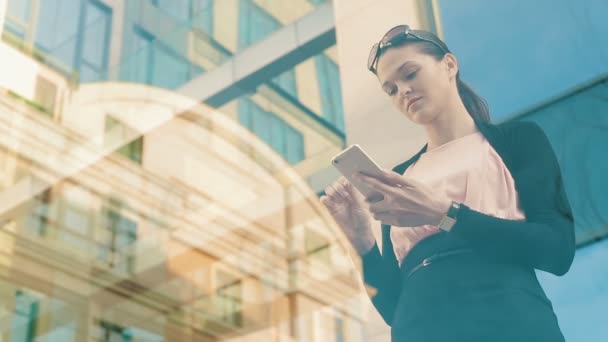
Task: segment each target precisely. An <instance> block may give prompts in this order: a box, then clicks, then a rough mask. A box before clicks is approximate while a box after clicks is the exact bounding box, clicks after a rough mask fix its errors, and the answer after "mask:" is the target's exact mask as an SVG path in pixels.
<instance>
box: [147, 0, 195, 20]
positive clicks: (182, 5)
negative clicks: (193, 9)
mask: <svg viewBox="0 0 608 342" xmlns="http://www.w3.org/2000/svg"><path fill="white" fill-rule="evenodd" d="M191 2H192V0H152V4H153V5H154V6H156V7H158V8H159V9H160V10H161V11H163V12H165V13H167V14H169V15H170V16H172V17H173V18H175V19H177V20H179V21H181V22H184V23H185V22H188V20H189V19H190V6H191Z"/></svg>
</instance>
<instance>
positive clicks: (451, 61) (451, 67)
mask: <svg viewBox="0 0 608 342" xmlns="http://www.w3.org/2000/svg"><path fill="white" fill-rule="evenodd" d="M443 61H444V63H445V67H446V69H447V72H448V76H449V77H450V78H454V77H456V75H457V74H458V61H457V60H456V57H455V56H454V55H453V54H451V53H446V54H445V56H443Z"/></svg>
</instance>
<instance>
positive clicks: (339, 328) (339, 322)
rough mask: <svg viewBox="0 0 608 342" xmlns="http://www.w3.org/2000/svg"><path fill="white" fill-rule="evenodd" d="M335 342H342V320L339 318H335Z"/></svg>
mask: <svg viewBox="0 0 608 342" xmlns="http://www.w3.org/2000/svg"><path fill="white" fill-rule="evenodd" d="M335 323H336V326H335V329H336V330H335V331H336V342H344V320H342V318H340V317H336V322H335Z"/></svg>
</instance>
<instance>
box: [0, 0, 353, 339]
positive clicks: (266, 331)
mask: <svg viewBox="0 0 608 342" xmlns="http://www.w3.org/2000/svg"><path fill="white" fill-rule="evenodd" d="M205 2H206V1H203V0H201V1H196V2H193V4H194V5H193V7H192V9H191V10H194V9H195V8H196V9H199V10H201V11H199V12H197V13H196V15H195V17H196V18H186V20H184V18H183V17H180V15H181V14H183V13H186V12H179V9H180V7H179V4H183V3H186V2H183V1H178V2H166V1H162V0H159V1H157V2H156V5H154V4H153V3H152V0H150V1H143V0H142V1H129V2H124V1H120V0H111V1H110V0H108V1H105V0H104V1H96V0H82V1H81V2H80V4H81V6H71V7H69V6H67V5H69V4H68V2H66V1H65V0H53V1H50V2H46V0H45V2H42V1H40V0H27V1H25V2H21V1H12V0H11V3H10V4H9V5H11V4H12V7H11V10H12V12H10V16H9V21H7V23H8V24H7V25H5V26H4V27H5V30H4V32H3V41H2V46H1V49H0V53H1V54H2V56H3V58H5V57H11V58H14V60H15V64H14V65H13V66H19V68H17V69H20V70H24V72H27V73H28V74H27V76H28V77H26V78H23V77H18V76H19V75H18V74H17V73H15V72H14V70H10V68H5V69H6V70H5V71H7V73H5V74H3V76H2V77H0V86H1V87H2V89H1V90H2V93H0V105H1V106H0V127H2V129H3V130H6V131H10V132H12V133H11V134H7V135H3V137H2V138H0V140H1V141H0V147H1V152H0V160H1V161H2V162H3V164H2V167H3V170H4V171H6V173H4V174H3V188H2V190H3V192H2V195H1V196H4V197H5V198H6V197H10V198H12V200H11V201H9V203H3V208H5V209H6V208H8V209H6V210H3V211H2V212H1V214H0V215H2V218H3V221H2V222H3V225H4V226H3V229H2V234H0V245H1V246H3V249H2V253H0V265H2V266H1V267H0V296H1V299H2V300H1V302H2V305H0V339H2V340H19V341H21V340H23V341H31V340H34V338H36V340H45V339H46V340H62V341H71V340H74V341H76V340H77V341H81V340H96V341H106V340H110V339H111V338H112V337H115V338H118V337H119V336H120V338H130V339H131V340H134V341H162V340H169V341H173V340H180V341H181V340H192V341H199V340H200V341H204V340H214V339H218V338H219V337H220V336H221V337H222V338H223V339H227V340H235V341H251V340H281V341H283V340H284V341H291V340H306V338H305V337H303V336H319V337H322V336H326V337H327V338H332V337H335V338H336V339H341V340H344V341H359V340H361V338H360V335H359V334H356V333H354V334H353V333H347V332H346V329H349V327H358V326H360V322H361V321H362V320H363V316H364V314H363V313H361V310H360V306H359V305H356V302H358V301H359V300H360V298H361V293H362V291H363V288H362V284H361V282H360V279H359V277H358V271H356V269H357V268H359V266H358V265H357V264H356V262H355V263H352V261H350V259H349V256H348V254H349V253H350V252H351V251H350V249H349V246H348V244H347V242H346V240H345V238H344V236H343V235H342V234H341V233H340V232H339V229H338V228H337V227H336V226H335V224H333V223H332V221H331V219H330V217H329V216H328V213H327V212H325V211H324V210H323V208H322V206H321V205H320V203H319V202H318V198H317V196H316V193H315V191H313V189H311V188H310V186H309V185H308V184H307V179H306V176H308V175H309V174H312V173H314V172H315V168H318V167H319V165H321V164H320V161H319V160H321V158H328V157H329V155H330V154H331V153H335V152H337V151H338V150H339V148H341V146H342V144H343V142H342V141H340V140H338V142H336V139H335V137H332V139H333V140H332V139H328V138H327V137H326V136H323V135H322V134H320V133H318V132H315V131H314V130H312V129H311V128H310V127H311V125H310V124H305V123H304V122H306V120H309V121H310V120H311V117H310V115H315V116H322V117H323V118H324V121H325V122H324V123H323V125H326V126H328V127H332V129H333V130H334V131H338V132H339V131H340V130H341V129H342V128H341V127H340V122H341V119H342V114H341V112H340V111H341V109H340V108H341V104H339V103H338V102H340V101H341V97H340V92H339V87H336V86H335V81H336V80H337V77H338V74H337V65H336V64H335V63H336V61H337V58H336V53H335V48H333V49H332V48H330V49H327V50H325V51H318V55H317V56H315V57H313V58H311V59H309V60H307V61H305V62H304V63H302V64H300V65H294V66H293V67H292V69H290V70H288V72H287V73H286V74H285V75H277V76H276V77H274V78H273V79H271V80H263V82H262V83H263V84H264V87H265V88H264V89H262V90H261V91H259V93H258V94H247V93H243V94H242V96H241V97H238V98H236V99H235V100H234V101H233V102H232V103H230V104H228V105H226V106H225V107H224V108H220V109H214V108H210V107H209V106H206V105H204V104H200V103H199V101H196V100H193V99H189V98H185V97H183V96H182V95H180V94H178V93H176V92H174V91H172V90H173V89H175V88H176V87H177V86H178V85H179V82H182V81H183V82H185V81H187V80H189V79H190V78H193V77H198V76H200V75H201V73H202V72H204V71H208V70H210V69H211V68H213V67H216V66H217V65H219V64H221V63H223V62H225V61H226V60H227V59H229V58H231V57H232V54H238V53H240V52H241V51H243V49H247V48H250V47H254V46H255V43H256V42H258V41H261V40H263V39H266V37H267V36H269V35H272V34H274V33H275V32H277V31H279V30H280V29H281V28H282V27H283V26H285V25H288V24H290V23H292V22H293V21H295V20H298V18H300V17H302V16H303V15H307V14H312V13H313V12H314V10H315V8H316V7H315V6H317V5H318V4H319V3H321V2H318V1H317V2H309V1H304V0H299V1H298V2H297V3H295V2H294V4H291V5H290V6H285V4H284V3H283V2H276V1H249V0H247V1H245V0H240V1H223V0H222V1H213V3H214V6H213V7H204V6H203V7H200V6H202V5H204V4H203V3H205ZM70 4H71V5H73V4H72V3H70ZM168 4H169V5H171V6H169V7H163V6H168ZM17 5H19V6H21V5H27V6H28V7H27V8H26V9H24V8H17V7H16V6H17ZM196 6H199V7H196ZM245 7H247V8H250V9H251V8H254V10H255V11H258V12H259V11H264V12H265V13H266V14H262V15H260V17H258V18H257V19H259V18H262V17H263V18H266V19H268V17H272V18H274V19H273V20H275V21H276V23H278V24H277V25H274V26H272V27H271V29H267V30H266V31H264V32H256V35H255V36H254V37H253V38H252V39H249V40H242V39H241V31H242V27H241V25H242V22H243V20H244V19H243V15H241V14H242V12H240V11H241V10H242V9H243V8H245ZM100 9H102V10H103V11H105V12H104V13H106V15H99V11H98V10H100ZM206 10H209V11H207V12H208V13H207V14H206V12H205V11H206ZM103 11H102V12H103ZM24 13H25V14H24ZM209 13H213V15H210V16H211V17H217V18H236V19H235V21H234V22H226V21H220V20H214V21H213V25H212V26H205V25H206V24H205V23H204V22H201V21H197V20H198V19H201V18H207V17H206V15H208V14H209ZM22 14H23V15H22ZM68 14H69V15H71V16H70V17H68V16H67V15H68ZM237 14H238V15H237ZM20 16H21V17H20ZM257 19H256V20H257ZM15 23H17V24H15ZM102 23H103V25H102ZM10 25H13V26H10ZM62 25H63V26H62ZM134 25H137V26H138V27H139V28H140V29H141V30H142V31H144V32H145V34H144V37H147V38H150V37H153V38H154V40H152V39H149V42H148V43H146V44H148V45H146V44H144V45H137V44H139V43H137V42H134V41H133V40H132V36H131V33H132V29H133V26H134ZM9 26H10V27H9ZM11 30H12V31H11ZM204 30H212V32H211V34H208V33H209V32H207V34H208V36H209V37H210V38H211V41H212V42H213V44H215V45H217V44H222V47H221V48H217V49H215V50H209V49H208V50H206V51H207V52H209V54H210V55H211V54H212V53H216V54H217V52H218V51H220V52H222V54H221V58H220V59H216V60H215V63H216V64H213V63H208V62H209V61H205V62H206V63H207V64H204V63H199V62H200V61H204V58H198V57H196V56H193V55H192V53H191V52H192V51H191V50H189V49H190V48H191V45H189V44H190V43H191V42H192V41H191V40H192V37H193V32H196V34H197V35H199V37H201V32H202V36H204V34H205V31H204ZM17 31H18V32H17ZM91 37H93V38H91ZM209 37H207V38H209ZM60 41H65V44H67V45H69V48H67V47H64V46H61V44H60ZM136 43H137V44H136ZM45 47H46V48H48V49H46V50H45ZM223 49H225V50H223ZM150 51H154V53H155V55H154V56H156V58H160V57H159V56H162V58H167V59H164V60H163V61H165V64H162V63H161V64H160V66H161V67H166V68H165V69H163V68H159V69H158V70H160V71H158V72H159V74H157V75H155V76H154V77H156V78H146V77H148V75H149V74H145V73H144V74H138V73H137V72H135V73H130V72H131V71H133V70H136V71H138V69H136V68H138V67H142V66H143V67H144V68H143V69H142V70H144V71H146V72H147V71H149V70H148V69H146V68H148V67H149V66H151V65H152V66H154V64H153V63H152V64H150V63H147V62H146V60H145V59H141V58H140V57H141V56H147V55H145V54H146V53H148V52H150ZM157 51H158V52H157ZM167 56H170V57H171V58H172V59H168V58H169V57H167ZM138 58H139V59H138ZM159 60H160V59H157V61H159ZM144 62H146V63H144ZM83 66H84V67H83ZM158 66H159V65H158V64H157V65H156V66H155V67H158ZM85 67H86V68H89V69H86V68H85ZM180 68H182V69H180ZM321 68H323V70H320V69H321ZM91 69H95V70H91ZM186 69H187V70H188V74H179V73H178V71H180V70H186ZM11 71H13V72H12V73H11ZM324 72H325V73H326V74H324ZM290 73H291V74H293V75H296V76H295V79H294V78H293V77H291V76H290V75H289V74H290ZM142 75H144V76H142ZM297 75H299V76H297ZM41 76H44V77H45V80H46V81H45V80H41V78H40V77H41ZM138 77H144V78H138ZM180 77H181V78H180ZM154 80H159V81H158V82H159V83H154V82H153V81H154ZM294 80H295V87H292V86H291V85H293V84H294V82H293V81H294ZM169 81H171V82H173V83H171V82H169ZM45 82H46V83H45ZM163 82H164V83H163ZM332 82H333V83H332ZM49 83H50V84H52V86H53V87H54V88H52V89H53V90H52V91H51V90H49V89H50V88H49V86H48V84H49ZM271 83H272V84H271ZM270 85H274V86H277V87H279V88H281V89H282V90H283V93H282V92H280V91H275V92H274V93H271V94H272V95H273V96H274V97H273V96H269V95H268V94H269V92H264V91H266V90H267V88H271V87H270ZM328 88H329V90H327V89H328ZM293 89H295V93H296V94H293V93H290V91H293ZM336 89H338V91H336ZM285 92H286V93H287V95H290V94H291V98H290V97H289V96H286V95H285V94H284V93H285ZM300 93H301V94H303V96H302V99H299V98H298V97H297V96H293V95H297V94H300ZM276 94H279V95H278V96H277V95H276ZM51 95H52V96H51ZM243 99H247V100H248V101H250V102H255V103H256V104H258V105H259V107H260V108H262V109H263V110H264V111H266V112H269V113H273V115H275V116H276V117H278V118H280V119H281V120H283V122H284V123H286V124H288V125H289V126H290V127H291V129H292V130H295V131H296V132H297V133H299V134H301V135H302V136H303V139H304V149H303V150H304V151H305V154H304V156H303V157H304V159H303V160H296V161H295V162H292V160H290V159H289V156H286V155H284V154H281V153H280V151H279V150H277V149H275V147H276V146H274V145H272V143H271V142H270V141H267V140H265V139H264V137H265V136H264V134H266V133H267V132H264V131H256V130H255V129H252V127H247V125H246V124H245V123H244V122H241V121H239V114H241V113H239V112H238V108H239V107H238V103H237V101H239V100H243ZM328 99H329V100H330V101H328ZM332 101H333V102H332ZM285 103H287V104H288V105H285ZM328 103H329V104H328ZM294 107H298V108H300V109H299V112H295V110H294V109H290V108H294ZM302 108H304V109H302ZM328 108H329V109H328ZM302 113H306V115H308V117H303V116H302ZM298 115H299V116H298ZM254 119H255V121H254V122H256V121H257V123H256V124H258V125H259V123H260V121H261V120H260V118H259V117H256V118H254ZM315 120H316V119H315ZM253 127H254V128H255V127H256V126H255V125H254V126H253ZM336 136H337V135H336ZM327 151H329V152H327ZM323 153H325V154H327V155H324V154H323ZM315 158H317V159H315ZM301 165H303V166H301ZM302 170H305V172H306V173H304V172H303V171H302ZM9 209H10V210H9ZM310 236H314V239H312V238H310ZM311 239H312V240H311ZM313 240H314V244H312V245H311V244H310V243H309V242H310V241H313ZM311 246H312V247H311ZM4 247H5V248H4ZM353 302H354V304H353ZM328 307H332V308H334V310H327V308H328ZM321 312H323V313H321ZM301 317H314V318H313V321H314V322H316V323H315V324H311V325H310V326H307V327H306V329H305V330H301V329H297V328H296V326H297V324H298V323H297V322H299V320H300V318H301ZM336 317H339V321H336V320H334V318H335V319H337V318H336ZM328 319H329V320H333V324H331V323H329V324H325V321H326V320H328ZM337 322H339V323H337ZM308 329H310V330H308Z"/></svg>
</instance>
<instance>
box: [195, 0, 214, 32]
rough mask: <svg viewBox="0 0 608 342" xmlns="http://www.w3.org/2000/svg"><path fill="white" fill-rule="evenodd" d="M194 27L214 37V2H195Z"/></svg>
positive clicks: (207, 0) (196, 0)
mask: <svg viewBox="0 0 608 342" xmlns="http://www.w3.org/2000/svg"><path fill="white" fill-rule="evenodd" d="M192 27H193V28H197V29H199V30H201V31H203V32H206V33H207V34H209V35H210V36H211V35H213V0H194V4H193V8H192Z"/></svg>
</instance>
